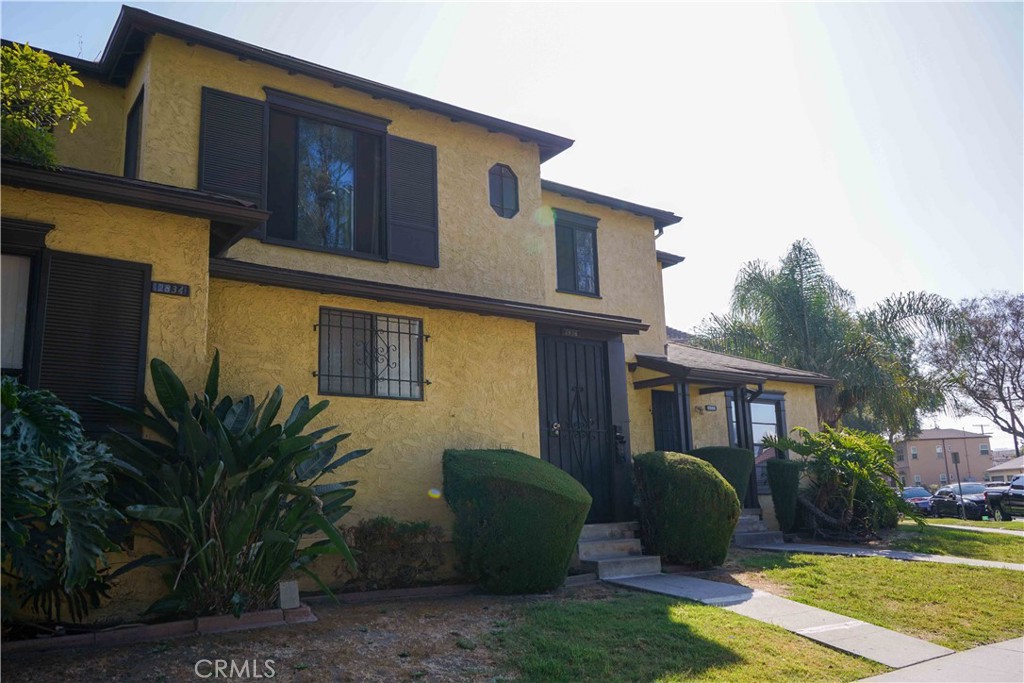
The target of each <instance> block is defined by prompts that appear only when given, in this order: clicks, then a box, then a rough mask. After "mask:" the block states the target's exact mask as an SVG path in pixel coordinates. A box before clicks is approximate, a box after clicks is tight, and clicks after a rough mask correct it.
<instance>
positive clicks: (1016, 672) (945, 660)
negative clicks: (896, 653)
mask: <svg viewBox="0 0 1024 683" xmlns="http://www.w3.org/2000/svg"><path fill="white" fill-rule="evenodd" d="M864 680H865V681H887V682H888V683H918V682H920V683H935V682H937V681H941V682H942V683H979V682H983V683H1020V682H1021V681H1024V638H1016V639H1014V640H1007V641H1006V642H1003V643H996V644H994V645H983V646H982V647H976V648H974V649H973V650H967V651H966V652H957V653H956V654H952V655H948V656H946V657H939V658H938V659H932V660H930V661H927V662H923V663H921V664H915V665H913V666H908V667H907V668H905V669H900V670H899V671H890V672H889V673H887V674H882V675H880V676H872V677H871V678H865V679H864Z"/></svg>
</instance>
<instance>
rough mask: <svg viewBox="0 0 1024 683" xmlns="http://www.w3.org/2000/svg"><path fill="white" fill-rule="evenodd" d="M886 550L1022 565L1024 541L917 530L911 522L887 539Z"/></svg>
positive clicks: (977, 533)
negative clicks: (887, 546)
mask: <svg viewBox="0 0 1024 683" xmlns="http://www.w3.org/2000/svg"><path fill="white" fill-rule="evenodd" d="M889 547H891V548H895V549H896V550H909V551H912V552H915V553H931V554H933V555H953V556H955V557H973V558H975V559H979V560H996V561H998V562H1017V563H1024V537H1021V536H1011V535H1010V534H986V533H984V532H982V531H966V530H962V529H945V528H942V527H936V526H925V527H918V525H917V524H916V523H914V522H901V523H900V527H899V529H898V531H897V532H896V533H895V534H894V535H893V536H892V537H890V539H889Z"/></svg>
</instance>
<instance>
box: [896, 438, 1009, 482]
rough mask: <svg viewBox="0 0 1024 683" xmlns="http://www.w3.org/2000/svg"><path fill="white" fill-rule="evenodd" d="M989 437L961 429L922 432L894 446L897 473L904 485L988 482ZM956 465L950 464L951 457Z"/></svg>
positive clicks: (989, 462)
mask: <svg viewBox="0 0 1024 683" xmlns="http://www.w3.org/2000/svg"><path fill="white" fill-rule="evenodd" d="M990 438H991V435H990V434H976V433H974V432H965V431H964V430H962V429H924V430H922V431H921V433H920V434H918V435H917V436H915V437H914V438H912V439H905V440H903V441H901V442H899V443H898V444H896V447H895V451H896V463H895V464H896V471H897V472H898V473H899V476H900V480H901V481H902V482H903V485H904V486H933V487H936V486H945V485H946V484H954V483H956V480H957V479H956V476H957V472H958V471H959V473H960V481H982V480H983V479H984V480H986V481H987V478H986V475H985V470H987V469H988V468H990V467H992V453H991V450H990V444H989V439H990ZM954 453H956V458H957V459H958V460H959V463H954V462H953V454H954Z"/></svg>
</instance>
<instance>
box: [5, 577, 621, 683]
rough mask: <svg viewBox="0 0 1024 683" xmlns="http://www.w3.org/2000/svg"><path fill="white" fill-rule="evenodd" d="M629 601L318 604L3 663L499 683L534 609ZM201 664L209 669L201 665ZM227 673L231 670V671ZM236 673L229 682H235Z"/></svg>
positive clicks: (277, 677) (56, 672)
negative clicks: (302, 610) (299, 620)
mask: <svg viewBox="0 0 1024 683" xmlns="http://www.w3.org/2000/svg"><path fill="white" fill-rule="evenodd" d="M620 592H622V591H621V590H620V589H616V588H613V587H611V586H607V585H603V584H596V583H595V584H589V585H585V586H578V587H575V588H563V589H561V590H559V591H556V592H555V593H553V594H550V595H535V596H510V597H498V596H486V595H469V596H458V597H446V598H421V599H415V600H410V599H406V600H391V601H387V602H378V603H370V604H359V605H341V606H337V605H334V604H332V603H329V602H317V603H316V604H314V605H313V611H314V612H315V613H316V615H317V617H318V619H319V621H317V622H316V623H313V624H297V625H293V626H288V627H283V628H270V629H261V630H253V631H243V632H239V633H227V634H221V635H216V636H189V637H187V638H181V639H173V640H167V641H164V642H158V643H144V644H141V645H131V646H123V647H111V648H92V649H86V648H79V649H69V650H65V651H56V652H44V653H31V654H24V655H16V656H5V657H4V658H3V680H4V683H8V681H13V682H15V683H17V682H20V681H25V682H29V681H30V682H31V683H64V681H69V680H72V681H104V682H106V681H111V682H116V683H121V682H125V683H127V682H128V681H131V682H132V683H134V682H135V681H154V682H160V683H170V682H177V681H191V682H192V683H195V682H196V681H200V680H216V679H215V678H214V677H213V676H206V677H199V676H197V675H196V664H197V662H200V668H199V672H200V673H201V674H208V673H211V671H212V667H213V666H215V664H214V661H215V660H218V659H221V660H226V661H227V662H232V661H233V662H234V663H235V666H236V667H242V666H244V665H246V663H248V667H249V669H248V672H249V675H248V676H245V677H240V676H237V675H236V676H234V677H233V678H234V679H236V680H237V679H239V678H248V679H250V680H251V679H255V678H259V676H255V675H252V674H253V672H255V671H259V672H260V673H261V674H262V676H261V677H262V678H269V676H268V675H267V674H268V671H267V670H266V668H265V667H267V666H268V664H267V663H266V662H267V660H273V664H271V665H269V666H272V667H273V669H274V676H273V680H274V681H286V682H289V683H290V682H292V681H296V682H301V683H307V682H308V683H319V682H321V681H322V682H327V681H330V682H332V683H333V682H336V681H337V682H345V681H353V682H354V681H359V682H363V681H366V682H368V683H377V682H381V683H383V682H388V683H390V682H392V681H431V682H435V681H436V682H439V683H449V682H452V683H454V682H456V681H458V682H462V681H468V682H471V683H472V682H475V681H479V682H484V681H486V682H488V683H491V682H494V681H512V680H514V679H515V677H514V676H513V675H512V674H510V673H509V672H507V671H506V670H505V669H504V667H503V659H504V657H505V655H504V652H503V649H502V641H503V638H504V634H505V632H506V631H507V630H508V629H510V628H512V627H513V626H515V625H516V624H517V623H518V622H519V620H520V619H521V616H520V615H521V614H522V609H523V608H524V607H526V606H529V605H530V604H535V603H537V602H543V601H559V600H573V601H581V600H584V601H585V600H606V599H608V598H609V597H611V596H613V595H616V594H618V593H620ZM200 660H209V662H206V661H202V662H201V661H200ZM227 666H230V664H228V665H227ZM228 672H230V669H227V670H226V671H225V674H224V675H223V676H221V678H226V677H227V673H228Z"/></svg>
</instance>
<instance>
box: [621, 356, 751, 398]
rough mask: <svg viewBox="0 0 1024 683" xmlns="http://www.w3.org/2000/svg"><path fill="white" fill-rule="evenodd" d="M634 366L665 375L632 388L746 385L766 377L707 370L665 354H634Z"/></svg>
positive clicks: (634, 384)
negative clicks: (674, 385) (670, 357)
mask: <svg viewBox="0 0 1024 683" xmlns="http://www.w3.org/2000/svg"><path fill="white" fill-rule="evenodd" d="M632 365H634V367H639V368H644V369H646V370H652V371H654V372H660V373H662V374H664V375H665V377H660V378H655V379H649V380H641V381H639V382H634V383H633V388H634V389H645V388H650V387H652V386H656V385H655V384H654V383H655V382H657V383H659V384H675V383H677V382H686V383H692V384H722V385H728V386H746V385H748V384H757V385H763V384H764V383H765V382H767V381H768V378H767V377H765V376H763V375H756V374H754V373H750V372H739V371H734V372H725V371H721V370H709V369H706V368H697V367H690V366H687V365H683V364H682V363H678V362H674V361H671V360H669V359H668V358H666V357H665V356H653V355H649V354H645V353H638V354H636V363H634V364H632Z"/></svg>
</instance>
